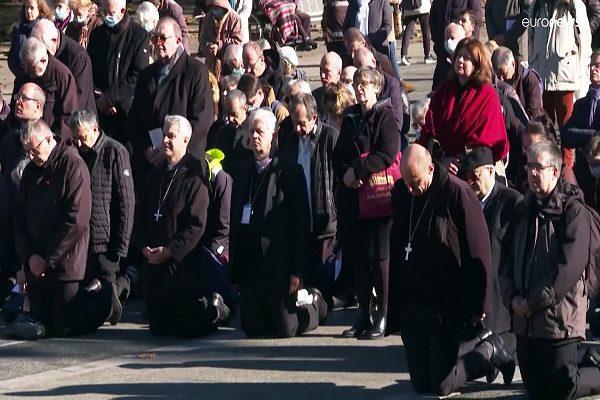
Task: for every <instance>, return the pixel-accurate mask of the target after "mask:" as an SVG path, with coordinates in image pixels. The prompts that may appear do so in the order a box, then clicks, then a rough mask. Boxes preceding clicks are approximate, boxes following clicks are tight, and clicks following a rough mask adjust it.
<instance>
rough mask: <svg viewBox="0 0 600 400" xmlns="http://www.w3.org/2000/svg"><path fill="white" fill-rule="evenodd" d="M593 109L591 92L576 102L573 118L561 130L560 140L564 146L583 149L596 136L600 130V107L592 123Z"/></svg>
mask: <svg viewBox="0 0 600 400" xmlns="http://www.w3.org/2000/svg"><path fill="white" fill-rule="evenodd" d="M591 109H592V99H591V94H590V93H588V94H587V95H586V96H585V97H583V98H581V99H579V100H577V101H576V102H575V104H574V105H573V113H572V114H571V118H569V119H568V120H567V122H566V123H565V126H563V127H562V129H561V130H560V141H561V144H562V145H563V146H565V147H570V148H575V149H581V148H583V147H584V146H585V145H586V143H587V142H588V141H589V140H590V139H591V138H592V137H593V136H596V132H597V131H598V130H600V107H596V111H595V114H594V118H593V121H592V122H591V124H590V110H591Z"/></svg>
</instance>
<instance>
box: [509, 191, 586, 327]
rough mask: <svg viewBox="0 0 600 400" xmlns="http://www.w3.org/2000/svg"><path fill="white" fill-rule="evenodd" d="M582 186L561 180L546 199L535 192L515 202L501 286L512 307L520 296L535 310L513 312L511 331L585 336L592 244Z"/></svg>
mask: <svg viewBox="0 0 600 400" xmlns="http://www.w3.org/2000/svg"><path fill="white" fill-rule="evenodd" d="M578 192H579V189H578V188H577V187H575V186H571V185H569V184H564V185H562V186H561V185H559V186H557V187H556V189H555V190H554V192H553V193H552V194H551V195H550V197H548V198H547V199H546V200H545V201H543V202H542V204H541V205H539V204H538V202H537V200H536V198H535V196H534V195H533V193H532V192H528V193H527V195H526V196H525V199H524V200H523V201H522V202H520V203H518V204H517V206H516V207H515V210H516V213H517V216H516V218H515V219H514V220H515V221H518V222H517V223H516V226H515V229H514V235H512V236H511V237H510V238H509V239H508V240H507V241H506V242H505V243H503V250H502V257H501V261H500V263H501V266H500V268H501V269H500V276H499V278H500V287H501V289H502V297H503V301H504V304H505V305H506V307H507V308H509V309H511V304H512V300H513V298H514V297H515V296H520V297H522V298H524V299H526V300H527V304H528V307H529V310H530V312H531V313H532V314H531V316H529V317H528V318H522V317H519V316H517V315H516V314H514V313H513V312H512V309H511V313H512V331H513V332H514V333H515V334H516V335H526V336H530V337H533V338H545V339H567V338H577V337H580V338H585V327H586V325H585V314H586V307H587V295H586V294H585V293H584V281H583V271H584V269H585V266H586V264H587V262H588V257H589V247H590V235H591V232H590V229H591V228H590V226H591V220H590V214H589V213H588V212H587V210H586V209H585V208H584V205H583V202H582V200H581V198H580V195H579V194H578Z"/></svg>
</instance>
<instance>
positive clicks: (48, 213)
mask: <svg viewBox="0 0 600 400" xmlns="http://www.w3.org/2000/svg"><path fill="white" fill-rule="evenodd" d="M56 141H57V144H56V147H55V148H54V149H53V150H52V152H51V153H50V157H49V158H48V161H47V162H46V163H45V164H44V165H43V166H42V167H38V166H36V165H35V164H34V163H29V164H28V165H27V167H25V171H24V172H23V178H22V180H21V185H20V190H19V199H18V201H17V209H16V216H15V242H16V246H17V252H18V254H19V258H20V259H21V262H22V263H23V264H24V265H25V268H29V267H28V262H29V258H30V257H31V256H32V255H33V254H38V255H40V256H41V257H42V258H43V259H44V261H45V262H46V264H47V265H48V273H47V274H48V275H50V274H52V276H55V277H56V278H57V279H58V280H61V281H77V280H81V279H83V277H84V274H85V265H86V260H87V250H88V240H89V237H90V227H89V223H90V216H91V210H92V194H91V189H90V174H89V172H88V169H87V168H86V166H85V163H84V162H83V160H82V159H81V157H79V154H78V153H77V150H76V149H75V147H74V146H73V145H72V143H71V142H70V141H66V142H64V141H62V140H61V139H60V138H56Z"/></svg>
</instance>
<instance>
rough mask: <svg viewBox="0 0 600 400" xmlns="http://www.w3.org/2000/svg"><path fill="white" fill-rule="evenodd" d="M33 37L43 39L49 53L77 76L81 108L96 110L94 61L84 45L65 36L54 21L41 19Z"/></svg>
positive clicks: (32, 32) (76, 81)
mask: <svg viewBox="0 0 600 400" xmlns="http://www.w3.org/2000/svg"><path fill="white" fill-rule="evenodd" d="M31 37H34V38H37V39H39V40H41V41H42V42H43V43H44V44H45V45H46V48H47V49H48V53H50V54H51V55H53V56H54V57H56V59H57V60H58V61H60V62H61V63H63V64H65V66H66V67H67V68H69V71H71V73H72V74H73V77H74V78H75V85H76V86H77V97H78V99H79V108H80V109H83V108H86V109H88V110H91V111H93V112H94V113H95V112H96V99H95V98H94V77H93V75H92V61H91V60H90V56H89V55H88V53H87V52H86V51H85V49H84V48H83V47H81V45H80V44H79V43H77V42H76V41H74V40H73V39H71V38H70V37H68V36H65V34H64V33H62V31H60V30H59V29H57V28H56V26H55V25H54V22H52V21H50V20H47V19H42V20H39V21H38V22H37V23H36V24H35V25H34V26H33V29H32V30H31Z"/></svg>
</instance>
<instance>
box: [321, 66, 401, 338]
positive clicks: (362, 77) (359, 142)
mask: <svg viewBox="0 0 600 400" xmlns="http://www.w3.org/2000/svg"><path fill="white" fill-rule="evenodd" d="M382 82H383V77H382V75H381V73H380V72H379V71H378V70H376V69H375V68H372V67H361V68H360V69H359V70H358V71H356V73H355V74H354V89H355V92H356V99H357V100H358V104H356V105H352V106H350V107H348V108H347V110H346V111H345V113H344V118H343V119H342V123H341V129H340V136H339V138H338V141H337V145H336V148H335V150H334V152H333V168H334V171H335V174H336V177H337V179H338V182H340V183H339V185H338V188H337V191H336V200H337V203H336V205H337V207H338V232H339V233H340V235H339V236H340V241H341V242H342V246H343V247H342V249H343V250H342V252H343V254H344V257H346V259H349V260H351V262H352V263H353V264H354V281H355V283H356V291H357V294H358V302H359V303H360V307H359V310H358V318H357V320H356V323H355V324H354V325H353V326H352V328H350V329H347V330H346V331H344V333H343V335H344V336H345V337H357V338H358V337H366V338H369V339H378V338H380V337H383V334H384V332H385V327H386V322H387V309H388V279H389V257H390V246H389V241H390V228H391V224H392V219H391V215H390V216H389V217H380V218H365V217H360V216H359V214H360V211H362V210H361V207H359V188H360V187H361V186H363V185H364V184H366V183H367V182H368V180H369V179H370V177H371V175H373V174H374V173H377V172H380V171H383V170H385V169H386V168H388V167H390V166H391V165H392V164H393V163H394V161H395V159H396V155H397V153H398V148H399V141H400V138H399V136H398V127H397V125H396V120H395V118H394V111H393V110H392V105H391V101H390V100H389V99H383V100H380V101H378V100H377V94H378V93H379V91H380V90H381V87H382ZM373 288H375V293H376V296H377V301H376V303H377V313H376V315H373V316H372V317H373V325H371V322H370V305H371V293H372V292H373Z"/></svg>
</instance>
